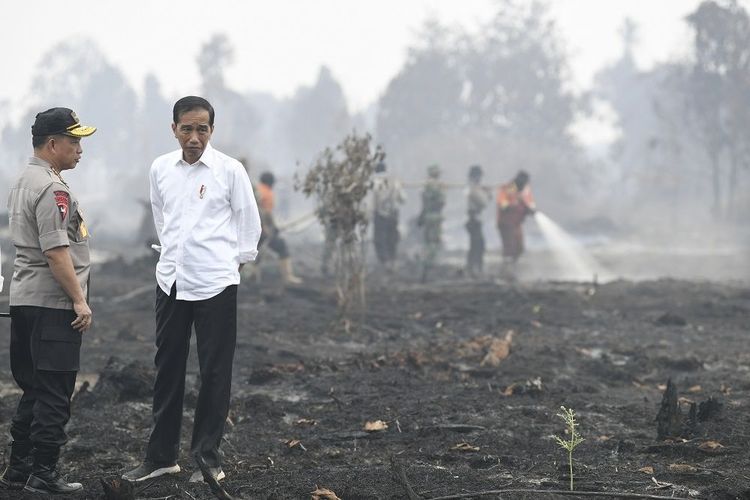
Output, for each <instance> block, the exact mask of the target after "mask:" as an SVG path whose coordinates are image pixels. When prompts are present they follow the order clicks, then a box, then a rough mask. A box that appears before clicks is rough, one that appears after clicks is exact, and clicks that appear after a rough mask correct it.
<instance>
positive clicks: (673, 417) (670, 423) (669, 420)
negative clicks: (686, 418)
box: [656, 379, 683, 439]
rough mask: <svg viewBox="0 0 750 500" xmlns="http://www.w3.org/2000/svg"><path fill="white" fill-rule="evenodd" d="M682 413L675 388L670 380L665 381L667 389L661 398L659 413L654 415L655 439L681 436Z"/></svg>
mask: <svg viewBox="0 0 750 500" xmlns="http://www.w3.org/2000/svg"><path fill="white" fill-rule="evenodd" d="M682 421H683V418H682V412H681V411H680V405H679V404H678V402H677V386H676V385H675V384H673V383H672V379H669V380H667V388H666V389H665V390H664V395H663V396H662V398H661V406H660V407H659V413H657V414H656V437H657V439H666V438H669V437H677V436H679V435H681V434H682Z"/></svg>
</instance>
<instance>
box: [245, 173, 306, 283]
mask: <svg viewBox="0 0 750 500" xmlns="http://www.w3.org/2000/svg"><path fill="white" fill-rule="evenodd" d="M275 182H276V177H275V176H274V175H273V174H272V173H271V172H263V173H262V174H261V175H260V182H259V183H258V184H257V185H256V186H257V187H256V193H255V196H256V198H257V200H258V208H259V209H260V220H261V226H262V227H263V232H262V233H261V237H260V245H261V249H260V252H259V255H258V257H262V255H263V253H264V252H263V250H264V247H266V246H267V247H268V248H269V249H270V250H272V251H273V252H274V253H275V254H276V255H277V256H278V258H279V270H280V271H281V277H282V279H283V280H284V283H286V284H288V285H298V284H300V283H302V280H301V279H300V278H299V277H297V276H296V275H295V274H294V272H293V271H292V261H291V259H290V256H289V247H288V246H287V243H286V240H284V238H282V237H281V235H280V234H279V233H280V232H281V230H280V228H279V227H278V226H277V225H276V221H275V220H274V217H273V209H274V205H275V203H276V199H275V196H274V192H273V185H274V184H275ZM258 261H259V259H256V268H255V269H254V276H255V278H256V279H259V278H260V268H258V267H257V263H258Z"/></svg>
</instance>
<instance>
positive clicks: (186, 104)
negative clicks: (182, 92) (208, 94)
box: [172, 95, 214, 127]
mask: <svg viewBox="0 0 750 500" xmlns="http://www.w3.org/2000/svg"><path fill="white" fill-rule="evenodd" d="M194 109H205V110H206V111H208V124H209V125H211V127H213V126H214V107H213V106H211V103H210V102H208V101H207V100H205V99H204V98H202V97H198V96H196V95H189V96H186V97H183V98H182V99H180V100H179V101H177V102H176V103H174V108H173V109H172V122H173V123H177V122H179V121H180V117H181V116H182V115H184V114H185V113H188V112H190V111H193V110H194Z"/></svg>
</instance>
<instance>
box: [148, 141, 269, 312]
mask: <svg viewBox="0 0 750 500" xmlns="http://www.w3.org/2000/svg"><path fill="white" fill-rule="evenodd" d="M149 178H150V187H151V208H152V210H153V215H154V224H155V225H156V233H157V235H158V236H159V243H160V244H161V255H160V257H159V262H158V264H157V265H156V280H157V282H158V283H159V287H160V288H161V289H162V290H163V291H164V293H166V294H169V293H170V290H171V288H172V285H173V284H174V283H175V282H177V299H178V300H204V299H209V298H211V297H214V296H215V295H218V294H219V293H220V292H221V291H222V290H224V289H225V288H226V287H227V286H229V285H236V284H239V282H240V273H239V265H240V264H244V263H246V262H250V261H252V260H255V257H256V256H257V255H258V240H259V239H260V232H261V226H260V216H259V215H258V205H257V204H256V201H255V196H254V195H253V187H252V185H251V184H250V179H249V178H248V176H247V172H246V171H245V169H244V167H243V166H242V164H241V163H240V162H239V161H237V160H235V159H234V158H231V157H229V156H227V155H225V154H224V153H221V152H220V151H217V150H215V149H213V148H212V147H211V145H210V144H208V145H207V146H206V149H205V150H204V151H203V155H202V156H201V158H200V160H198V161H197V162H195V163H194V164H192V165H190V164H188V163H187V162H185V161H184V160H183V159H182V150H181V149H179V150H177V151H173V152H171V153H168V154H165V155H162V156H160V157H158V158H157V159H156V160H154V162H153V164H152V165H151V172H150V176H149Z"/></svg>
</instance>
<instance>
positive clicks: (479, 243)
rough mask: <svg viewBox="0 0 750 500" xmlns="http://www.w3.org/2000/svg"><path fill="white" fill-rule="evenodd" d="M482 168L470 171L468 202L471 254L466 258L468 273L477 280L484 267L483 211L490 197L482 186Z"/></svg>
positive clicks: (473, 166)
mask: <svg viewBox="0 0 750 500" xmlns="http://www.w3.org/2000/svg"><path fill="white" fill-rule="evenodd" d="M481 182H482V167H480V166H479V165H472V167H471V168H470V169H469V192H468V196H467V200H466V205H467V211H468V216H469V219H468V220H467V221H466V225H465V227H466V231H467V232H468V233H469V253H468V254H467V256H466V272H467V273H468V274H469V276H470V277H472V278H476V277H478V276H479V275H481V274H482V270H483V267H484V249H485V243H484V231H483V230H482V218H481V214H482V211H483V210H484V209H485V208H486V207H487V202H488V199H489V195H488V193H487V189H486V188H485V187H483V186H482V185H481Z"/></svg>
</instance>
